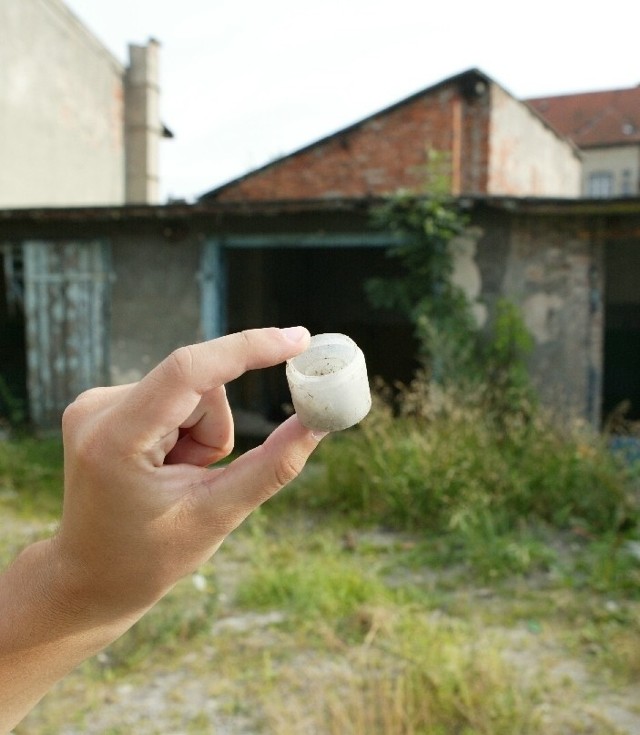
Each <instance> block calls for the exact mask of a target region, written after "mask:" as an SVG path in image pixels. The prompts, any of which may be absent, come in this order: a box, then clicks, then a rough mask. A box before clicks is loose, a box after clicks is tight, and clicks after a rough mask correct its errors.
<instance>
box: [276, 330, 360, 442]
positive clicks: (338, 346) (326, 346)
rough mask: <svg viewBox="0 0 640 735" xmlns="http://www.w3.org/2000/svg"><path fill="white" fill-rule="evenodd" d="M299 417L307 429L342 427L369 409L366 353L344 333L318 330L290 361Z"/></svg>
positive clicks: (356, 419)
mask: <svg viewBox="0 0 640 735" xmlns="http://www.w3.org/2000/svg"><path fill="white" fill-rule="evenodd" d="M287 380H288V382H289V389H290V391H291V398H292V400H293V407H294V408H295V410H296V413H297V415H298V419H299V420H300V422H301V423H302V424H303V425H304V426H306V427H307V428H308V429H316V430H318V431H341V430H342V429H348V428H349V427H350V426H354V425H355V424H357V423H358V422H359V421H362V419H363V418H364V417H365V416H366V415H367V414H368V413H369V410H370V408H371V391H370V389H369V380H368V377H367V366H366V364H365V360H364V355H363V354H362V350H361V349H360V348H359V347H358V345H357V344H356V343H355V342H354V341H353V340H352V339H350V338H349V337H347V336H346V335H344V334H316V335H314V336H313V337H312V338H311V342H310V344H309V347H308V348H307V349H306V350H305V351H304V352H303V353H302V354H300V355H297V356H296V357H294V358H292V359H291V360H289V361H288V362H287Z"/></svg>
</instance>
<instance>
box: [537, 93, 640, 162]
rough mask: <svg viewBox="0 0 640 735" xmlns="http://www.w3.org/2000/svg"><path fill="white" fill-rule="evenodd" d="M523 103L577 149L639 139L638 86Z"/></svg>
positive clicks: (639, 100)
mask: <svg viewBox="0 0 640 735" xmlns="http://www.w3.org/2000/svg"><path fill="white" fill-rule="evenodd" d="M526 102H527V103H528V104H529V105H530V106H531V107H533V109H534V110H535V111H536V112H537V113H538V114H540V115H542V117H543V118H545V119H546V120H547V121H548V123H549V124H550V125H551V126H552V127H553V128H555V129H556V130H557V131H558V132H559V133H560V134H562V135H566V136H567V137H568V138H571V140H573V142H574V143H575V144H576V145H577V146H578V147H579V148H593V147H597V146H604V145H624V144H626V143H639V142H640V85H639V86H637V87H631V88H630V89H611V90H607V91H602V92H585V93H582V94H565V95H560V96H557V97H540V98H538V99H530V100H526Z"/></svg>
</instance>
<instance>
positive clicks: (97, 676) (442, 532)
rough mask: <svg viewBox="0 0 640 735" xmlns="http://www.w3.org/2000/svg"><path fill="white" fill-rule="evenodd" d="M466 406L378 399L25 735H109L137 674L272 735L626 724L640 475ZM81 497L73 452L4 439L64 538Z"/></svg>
mask: <svg viewBox="0 0 640 735" xmlns="http://www.w3.org/2000/svg"><path fill="white" fill-rule="evenodd" d="M463 398H464V401H462V400H461V396H460V394H458V395H453V394H447V395H444V394H442V393H440V394H437V395H436V394H433V392H432V391H430V390H428V387H427V386H426V385H424V384H420V383H416V384H414V386H412V388H411V389H410V390H408V391H406V392H404V393H402V394H401V396H400V400H399V401H395V402H394V403H390V402H388V401H387V402H385V401H382V400H381V399H380V397H378V400H377V405H376V407H375V409H374V411H373V412H372V414H371V415H370V416H369V417H368V418H367V420H366V421H365V422H363V424H362V425H361V426H360V427H359V428H358V429H356V430H353V431H349V432H345V433H343V434H341V435H337V436H333V437H329V438H327V439H326V440H324V441H323V443H322V445H321V448H320V450H319V452H318V453H317V454H316V455H315V456H314V458H313V460H312V461H311V463H310V465H309V466H308V467H307V469H306V470H305V472H304V473H303V475H302V476H301V478H299V479H298V480H297V481H296V482H295V483H294V484H293V485H292V487H291V488H289V489H287V490H285V491H284V493H283V494H282V495H281V496H279V497H278V498H277V499H275V500H274V501H273V502H272V503H270V504H268V505H267V506H265V507H264V508H263V509H261V510H260V511H258V512H257V513H256V514H254V515H252V516H251V517H250V519H248V521H247V522H246V523H245V524H244V526H243V527H242V528H241V529H239V530H238V531H237V532H236V533H235V534H234V535H233V536H232V538H231V539H229V541H228V542H227V543H226V544H225V545H224V547H223V548H222V549H221V551H220V552H219V554H218V555H217V556H216V557H215V559H214V560H213V562H212V563H211V564H210V565H206V566H205V567H203V569H202V570H200V571H199V572H198V574H197V575H195V576H194V577H191V578H188V579H186V580H184V581H183V582H181V583H180V584H179V585H178V586H177V587H176V588H175V589H174V590H173V591H172V593H171V594H170V595H168V596H167V598H165V599H164V600H163V601H161V603H160V604H159V605H158V606H157V607H156V608H155V609H154V611H152V613H151V614H149V615H148V616H146V617H145V618H144V619H143V620H141V621H140V622H139V623H138V624H137V625H136V626H135V627H134V628H133V629H132V630H131V631H130V632H129V633H128V634H127V635H126V636H124V637H123V638H122V639H121V640H120V641H118V642H117V643H115V644H114V645H113V646H111V647H110V648H109V649H107V650H106V651H105V652H104V653H103V654H101V655H100V656H99V657H97V658H96V659H94V660H93V661H91V662H89V663H87V664H85V665H84V666H83V667H82V668H81V669H80V670H79V671H78V672H76V674H74V675H72V676H71V677H70V678H69V679H68V680H66V681H65V682H64V683H63V684H62V685H61V686H60V687H59V689H58V691H57V693H56V694H54V695H51V696H50V697H48V698H46V699H45V700H44V701H43V703H42V704H41V705H40V706H39V707H38V708H37V709H36V710H35V711H34V713H33V714H32V715H31V716H30V717H29V718H28V720H27V721H26V722H25V724H24V725H22V726H21V727H20V728H18V729H17V730H16V733H18V734H19V735H27V734H29V733H33V732H43V733H44V732H52V733H53V732H59V731H62V730H63V726H65V725H68V724H69V722H70V721H71V718H70V716H69V711H74V712H75V713H76V714H74V716H73V722H77V723H78V728H79V729H78V730H77V732H92V731H91V730H90V726H91V722H92V720H93V719H94V716H95V713H96V712H102V711H103V710H104V711H108V710H109V707H110V706H111V705H112V703H113V702H114V699H115V700H117V698H118V696H119V695H118V691H119V689H118V682H121V681H129V682H132V683H131V684H130V686H131V687H133V692H134V693H133V694H132V695H131V696H134V697H135V691H136V688H144V687H145V686H150V685H151V683H152V682H153V680H154V676H159V677H160V679H161V678H162V676H163V675H164V674H166V672H167V671H172V670H173V669H177V670H178V671H181V672H182V673H181V674H180V677H181V678H179V679H177V681H180V682H182V686H184V687H185V689H186V688H187V682H198V683H201V688H202V691H203V692H205V694H204V695H203V696H204V697H205V699H204V700H203V701H208V700H207V698H215V699H216V702H218V703H219V707H218V709H216V710H215V711H219V712H220V713H221V715H220V716H222V714H224V717H226V718H228V719H226V720H224V722H225V723H227V724H228V723H229V722H233V721H235V720H236V719H238V718H239V719H240V720H241V721H243V722H244V723H245V725H244V727H245V731H251V732H256V733H258V732H265V733H269V734H270V735H293V733H298V732H310V733H318V734H319V735H337V734H338V733H340V735H418V733H420V734H425V735H449V733H460V735H503V734H504V735H507V734H509V735H510V734H511V733H516V732H517V733H519V735H543V733H544V735H560V734H561V733H566V732H572V733H595V732H598V733H599V734H601V735H605V734H606V735H609V734H611V735H613V733H618V732H621V730H616V728H615V726H614V725H613V724H612V723H611V722H608V721H607V720H606V718H604V719H603V718H599V717H597V716H596V714H594V713H595V712H596V710H597V708H595V709H594V706H593V704H592V702H593V701H597V699H598V697H599V696H600V694H599V692H600V691H606V690H607V687H615V686H618V687H622V688H629V687H631V688H633V687H635V688H636V689H637V688H638V687H639V686H640V648H639V647H638V641H639V640H640V599H639V598H640V595H639V594H638V593H639V591H640V559H639V558H638V555H639V553H640V552H639V550H640V545H634V544H638V539H639V537H638V526H637V520H638V506H637V487H636V485H635V483H636V482H637V473H636V474H635V475H634V473H633V471H631V470H630V469H629V467H628V466H625V465H623V464H622V463H620V462H619V461H618V460H617V459H616V458H615V457H614V456H613V455H611V454H610V453H609V451H608V450H607V447H606V444H605V441H604V439H603V438H602V437H600V436H598V435H597V434H596V433H595V432H592V431H591V430H589V429H588V428H587V427H585V426H579V425H576V426H573V427H564V428H563V429H562V430H558V429H557V428H555V427H554V424H553V423H552V422H550V421H549V420H548V419H547V418H546V417H545V416H544V415H543V414H542V412H540V411H539V410H538V409H536V408H535V407H533V406H531V407H523V406H520V407H519V410H517V411H513V412H511V413H509V412H507V413H505V412H501V413H496V412H495V411H492V410H491V408H490V406H491V403H490V402H489V403H487V402H485V399H486V396H483V395H482V393H480V394H473V395H466V396H464V397H463ZM494 405H495V404H494ZM61 488H62V462H61V449H60V445H59V442H57V441H55V440H47V441H46V442H44V443H40V442H38V441H36V440H31V439H26V440H21V441H17V442H13V443H10V444H4V445H2V444H0V497H2V501H1V502H2V505H3V507H4V508H5V510H6V511H7V513H9V515H10V516H13V517H15V518H17V519H19V521H20V522H24V521H25V520H28V519H31V520H34V521H39V522H40V523H41V524H42V525H43V527H44V526H48V525H50V523H51V520H52V518H53V517H56V516H57V513H58V512H59V506H60V493H61ZM30 514H31V515H30ZM7 527H8V526H7ZM29 533H31V531H29ZM16 543H17V541H11V539H10V538H9V539H8V540H7V539H4V540H3V546H2V547H0V555H2V554H5V552H7V550H8V549H9V550H10V549H11V548H13V547H15V545H16ZM256 613H266V614H265V615H256ZM272 613H273V615H272ZM225 618H227V622H228V623H229V625H227V626H225V625H222V626H221V627H218V626H217V624H218V623H224V622H225ZM260 620H263V621H265V620H266V621H271V622H266V623H260V622H259V621H260ZM256 621H258V622H256ZM235 623H237V627H235V626H234V624H235ZM261 625H262V626H263V627H260V626H261ZM187 662H188V663H187ZM567 671H569V674H568V673H567ZM574 671H577V673H576V674H575V676H574V674H573V673H571V672H574ZM585 681H587V682H588V687H589V692H590V694H589V697H590V698H591V699H589V700H587V699H586V698H585V686H586V685H585V683H584V682H585ZM178 695H180V696H178ZM185 696H186V695H185ZM603 696H604V695H603ZM133 707H135V703H134V701H133V700H132V702H130V703H128V704H127V705H126V711H127V712H130V711H131V709H132V708H133ZM166 707H167V714H166V716H164V719H163V720H162V723H163V724H162V723H160V722H159V723H158V726H157V729H155V730H154V729H153V725H152V724H149V725H148V727H147V729H144V730H140V731H141V732H145V733H147V732H154V733H155V732H157V733H161V732H165V731H167V727H169V729H171V728H173V729H176V730H180V731H187V732H195V733H198V732H200V733H203V734H204V733H207V732H215V731H217V727H218V726H217V725H215V724H214V723H215V722H216V720H215V719H211V718H213V717H214V715H212V714H211V712H212V711H213V710H211V709H207V710H206V712H205V710H204V709H201V710H198V709H197V708H196V710H193V709H189V702H188V699H185V698H184V697H183V696H182V694H181V693H180V692H179V691H178V692H176V699H175V702H169V703H168V704H167V705H166ZM143 714H146V715H147V717H146V721H147V722H149V715H151V717H153V716H155V714H156V713H151V712H147V713H143ZM247 721H248V722H250V723H251V724H250V725H249V726H248V727H249V729H248V730H247V729H246V727H247V725H246V723H247ZM141 722H142V719H141ZM120 724H121V723H120V722H119V721H118V720H117V719H115V720H113V724H112V729H111V730H106V729H104V730H102V731H112V732H120V731H124V730H121V729H118V728H119V727H120ZM227 724H225V725H224V726H222V729H223V730H224V731H229V732H234V730H233V729H232V728H231V727H230V726H229V727H228V730H227ZM127 727H128V726H127ZM132 727H134V726H132ZM135 727H137V725H136V726H135ZM241 729H242V728H240V730H239V731H241ZM70 732H76V731H70Z"/></svg>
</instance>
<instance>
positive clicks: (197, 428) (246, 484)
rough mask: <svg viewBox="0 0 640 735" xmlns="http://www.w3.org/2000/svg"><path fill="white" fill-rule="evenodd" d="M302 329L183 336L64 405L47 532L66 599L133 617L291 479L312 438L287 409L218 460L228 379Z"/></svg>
mask: <svg viewBox="0 0 640 735" xmlns="http://www.w3.org/2000/svg"><path fill="white" fill-rule="evenodd" d="M308 343H309V333H308V332H307V331H306V330H305V329H303V328H294V329H291V330H279V329H275V328H273V329H259V330H250V331H246V332H243V333H239V334H232V335H229V336H226V337H222V338H220V339H217V340H213V341H211V342H205V343H202V344H198V345H194V346H191V347H184V348H181V349H179V350H177V351H176V352H174V353H173V354H172V355H171V356H170V357H169V358H167V359H166V360H165V361H163V362H162V363H160V365H158V366H157V367H156V368H155V369H154V370H152V371H151V372H150V373H149V374H148V375H147V376H146V377H145V378H143V379H142V380H141V381H140V382H139V383H135V384H133V385H128V386H119V387H112V388H98V389H92V390H90V391H88V392H86V393H84V394H82V395H81V396H80V397H79V398H78V399H77V400H76V401H75V402H74V403H73V404H71V406H70V407H69V408H68V409H67V411H66V412H65V415H64V418H63V438H64V444H65V497H64V508H63V516H62V522H61V525H60V529H59V532H58V534H57V535H56V537H55V539H54V540H53V543H54V546H55V549H56V553H57V558H58V560H59V561H58V569H59V574H60V575H61V577H62V579H63V580H64V594H63V596H62V597H63V599H65V601H66V602H65V604H66V605H69V604H71V605H72V606H76V607H77V609H78V610H82V611H83V614H84V615H89V616H90V615H91V614H93V615H94V616H97V617H99V618H101V619H109V618H112V617H114V616H130V617H133V618H137V617H139V616H140V615H141V614H142V613H143V612H144V611H145V610H146V609H148V608H149V607H150V606H151V605H153V604H154V603H155V602H156V601H157V600H158V599H159V598H160V597H161V596H162V595H163V594H164V593H165V592H166V591H168V590H169V589H170V588H171V587H172V586H173V585H174V584H175V583H176V582H177V581H178V580H179V579H180V578H181V577H183V576H184V575H186V574H189V573H191V572H192V571H194V570H195V569H196V568H197V567H198V566H199V565H200V564H202V563H203V562H204V561H206V560H207V559H208V558H209V557H210V556H211V555H212V554H213V553H214V552H215V551H216V550H217V549H218V547H219V546H220V544H221V543H222V541H223V540H224V538H225V537H226V536H227V535H228V534H229V533H230V532H231V531H232V530H233V529H234V528H236V527H237V526H238V525H239V524H240V523H241V522H242V520H243V519H244V518H246V516H247V515H248V514H249V513H250V512H251V511H252V510H254V509H255V508H256V507H257V506H258V505H260V504H261V503H263V502H264V501H265V500H267V499H268V498H269V497H271V496H272V495H273V494H274V493H275V492H276V491H277V490H279V489H280V488H281V487H282V486H283V485H285V484H286V483H287V482H289V481H290V480H292V479H293V478H294V477H295V476H296V475H297V474H298V473H299V472H300V470H301V469H302V467H303V466H304V464H305V462H306V460H307V458H308V456H309V455H310V453H311V452H312V451H313V449H314V448H315V446H316V445H317V441H318V437H316V436H314V435H313V434H312V432H310V431H309V430H307V429H305V428H304V427H302V425H301V424H299V423H298V421H297V419H296V417H295V416H294V417H291V418H290V419H289V420H287V421H286V422H285V423H284V424H282V425H281V426H280V427H278V428H277V429H276V431H274V432H273V434H272V435H271V436H270V437H269V438H268V439H267V440H266V442H265V443H264V444H263V445H262V446H260V447H258V448H256V449H254V450H252V451H250V452H247V453H246V454H244V455H242V456H241V457H239V458H238V459H236V460H235V461H233V462H232V463H230V464H229V465H227V466H224V467H221V468H208V465H210V464H211V463H213V462H215V461H217V460H219V459H221V458H223V457H225V456H227V455H228V454H229V452H230V451H231V449H232V445H233V422H232V417H231V412H230V409H229V404H228V402H227V398H226V393H225V388H224V384H225V383H227V382H229V381H231V380H233V379H234V378H236V377H238V376H239V375H241V374H242V373H244V372H245V371H247V370H251V369H254V368H263V367H267V366H271V365H275V364H278V363H280V362H283V361H285V360H287V359H289V358H291V357H293V356H294V355H297V354H299V353H300V352H302V351H303V350H304V349H305V348H306V347H307V345H308Z"/></svg>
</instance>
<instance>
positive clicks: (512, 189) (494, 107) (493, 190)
mask: <svg viewBox="0 0 640 735" xmlns="http://www.w3.org/2000/svg"><path fill="white" fill-rule="evenodd" d="M489 140H490V144H489V146H490V152H489V182H488V186H487V193H488V194H494V195H507V196H550V197H577V196H580V187H581V162H580V157H579V154H578V152H577V149H575V148H574V147H573V146H572V145H571V143H569V142H568V141H567V140H564V139H563V138H560V137H559V136H558V135H557V134H556V133H555V132H553V131H552V130H551V128H550V127H549V126H548V125H546V124H545V123H544V122H542V120H541V118H540V117H539V116H538V115H537V114H536V113H534V112H533V110H531V109H530V108H529V107H528V106H527V105H525V104H523V103H522V102H519V101H518V100H516V99H514V98H513V97H511V95H509V94H507V93H506V92H505V91H504V90H503V89H502V88H501V87H499V86H498V85H495V84H494V85H492V87H491V133H490V136H489Z"/></svg>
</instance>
